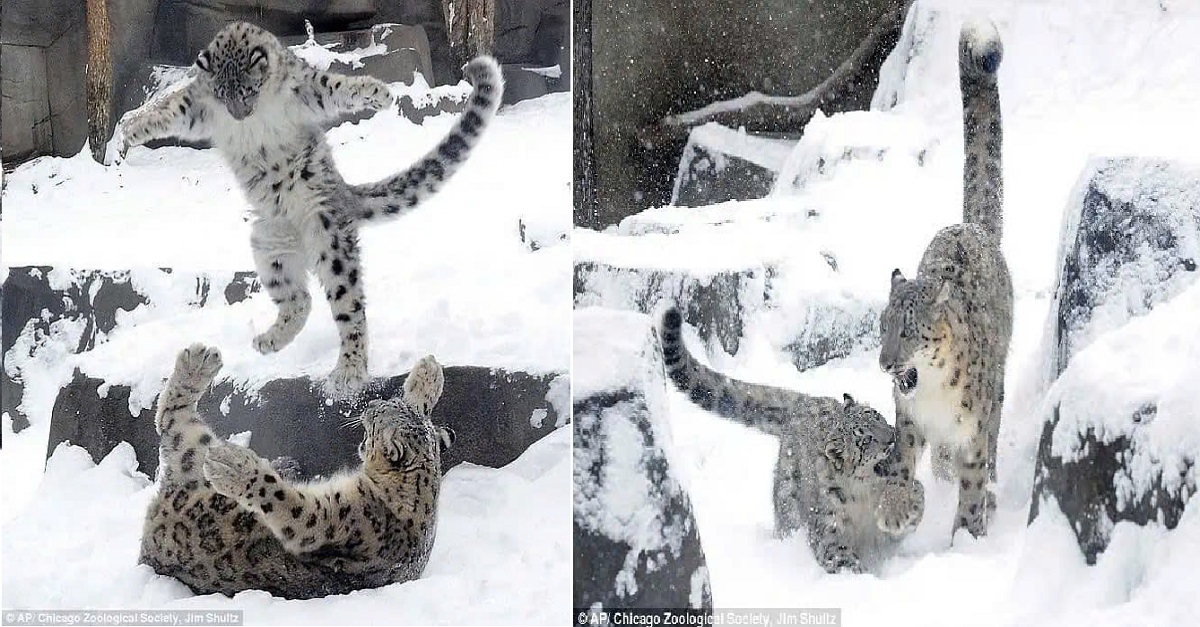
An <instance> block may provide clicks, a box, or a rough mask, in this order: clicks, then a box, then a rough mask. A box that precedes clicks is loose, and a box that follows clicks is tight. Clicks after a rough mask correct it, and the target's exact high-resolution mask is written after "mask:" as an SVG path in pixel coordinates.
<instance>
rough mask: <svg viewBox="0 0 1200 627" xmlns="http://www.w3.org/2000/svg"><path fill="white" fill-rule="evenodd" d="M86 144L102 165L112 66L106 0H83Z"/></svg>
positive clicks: (109, 125) (108, 135) (109, 131)
mask: <svg viewBox="0 0 1200 627" xmlns="http://www.w3.org/2000/svg"><path fill="white" fill-rule="evenodd" d="M87 29H88V62H87V116H88V145H89V146H90V147H91V150H92V158H93V159H95V160H96V161H97V162H99V163H104V151H105V147H106V146H107V144H108V140H109V138H111V137H112V126H113V120H112V117H113V115H112V107H113V78H112V75H113V67H112V47H111V44H110V41H109V34H110V30H109V29H110V24H109V21H108V4H107V0H87Z"/></svg>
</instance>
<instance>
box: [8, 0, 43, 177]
mask: <svg viewBox="0 0 1200 627" xmlns="http://www.w3.org/2000/svg"><path fill="white" fill-rule="evenodd" d="M5 12H6V13H7V8H6V9H5ZM48 94H49V86H48V83H47V80H46V55H45V52H44V49H43V48H35V47H31V46H9V45H3V46H0V141H2V142H3V147H4V160H5V162H7V163H19V162H20V161H21V160H23V159H26V158H28V157H30V156H32V155H35V154H39V153H47V152H49V151H50V150H52V149H53V147H54V131H53V128H52V126H51V117H50V100H49V95H48Z"/></svg>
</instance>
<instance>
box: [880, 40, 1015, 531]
mask: <svg viewBox="0 0 1200 627" xmlns="http://www.w3.org/2000/svg"><path fill="white" fill-rule="evenodd" d="M1002 55H1003V49H1002V46H1001V42H1000V37H999V35H998V34H997V31H996V28H995V26H994V25H992V24H991V23H986V22H985V23H976V24H968V25H966V26H965V27H964V28H963V30H962V35H961V37H960V40H959V74H960V84H961V89H962V97H963V132H964V146H965V152H966V158H965V163H964V167H963V223H962V224H957V225H954V226H951V227H947V228H945V229H942V230H941V231H940V232H938V234H937V235H935V236H934V238H933V241H931V242H930V243H929V247H928V248H926V249H925V255H924V256H923V257H922V258H921V265H920V266H919V267H918V269H917V277H916V278H915V279H913V280H911V281H910V280H907V279H905V278H904V275H903V274H901V272H900V270H896V271H894V272H893V273H892V286H891V295H890V296H889V298H888V305H887V307H886V308H885V310H884V312H883V314H882V318H881V322H880V332H881V335H882V349H881V351H880V354H879V365H880V367H882V368H883V369H884V370H885V371H887V372H889V373H890V374H892V375H893V377H894V378H895V385H894V389H893V397H894V399H895V403H896V421H897V428H898V429H899V434H900V466H901V469H902V472H904V473H908V474H911V473H912V472H914V469H915V466H916V463H917V460H918V459H919V458H920V456H921V453H922V451H923V450H924V447H925V445H926V443H929V444H932V445H933V447H934V453H935V455H934V458H935V459H934V461H935V464H934V471H935V473H936V474H937V475H939V476H940V477H943V478H948V479H956V480H957V482H958V486H959V491H958V510H957V515H956V518H955V527H954V528H955V529H956V530H957V529H958V528H965V529H967V530H968V531H969V532H970V533H971V534H972V535H974V536H982V535H984V534H986V533H987V527H988V521H989V518H990V516H991V512H992V510H994V508H995V496H994V494H993V492H992V488H991V485H990V483H991V482H993V481H995V479H996V439H997V435H998V434H999V431H1000V415H1001V410H1002V408H1003V403H1004V367H1005V361H1006V360H1007V356H1008V345H1009V340H1010V339H1011V337H1012V303H1013V291H1012V279H1011V278H1010V276H1009V273H1008V265H1007V264H1006V263H1005V260H1004V254H1003V253H1002V252H1001V249H1000V238H1001V234H1002V226H1003V177H1002V171H1001V165H1002V163H1001V141H1002V136H1001V118H1000V92H999V89H998V87H997V82H996V72H997V70H998V69H999V67H1000V60H1001V57H1002Z"/></svg>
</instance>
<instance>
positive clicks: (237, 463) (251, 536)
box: [139, 344, 455, 599]
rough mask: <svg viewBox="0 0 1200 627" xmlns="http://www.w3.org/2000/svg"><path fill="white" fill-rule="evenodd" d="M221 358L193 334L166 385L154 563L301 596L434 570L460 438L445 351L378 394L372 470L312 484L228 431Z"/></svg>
mask: <svg viewBox="0 0 1200 627" xmlns="http://www.w3.org/2000/svg"><path fill="white" fill-rule="evenodd" d="M220 368H221V355H220V353H219V352H217V350H216V349H213V348H208V347H205V346H202V345H200V344H195V345H192V346H190V347H188V348H186V349H184V350H183V351H181V352H180V353H179V355H178V357H177V358H176V362H175V370H174V372H173V373H172V375H171V378H170V379H169V381H168V382H167V386H166V388H165V389H164V391H163V392H162V394H161V395H160V396H159V399H158V407H157V411H156V415H155V416H156V417H155V426H156V428H157V430H158V433H159V435H160V447H159V458H160V463H159V473H158V491H157V493H156V494H155V496H154V498H153V499H152V500H151V502H150V505H149V507H148V509H147V512H146V519H145V524H144V526H143V531H142V544H141V557H140V560H139V561H140V563H142V564H147V565H149V566H150V567H151V568H153V569H154V571H155V572H157V573H159V574H161V575H167V576H170V577H174V578H176V579H178V580H179V581H181V582H183V583H184V584H185V585H187V586H188V587H189V588H191V589H192V591H193V592H195V593H196V594H210V593H214V592H218V593H221V594H225V595H233V594H235V593H237V592H239V591H241V590H248V589H256V590H265V591H267V592H269V593H270V594H272V595H276V596H281V597H285V598H289V599H308V598H315V597H322V596H327V595H330V594H345V593H348V592H350V591H353V590H359V589H363V588H375V587H379V586H384V585H388V584H391V583H396V582H403V581H408V580H411V579H415V578H417V577H418V576H420V574H421V572H422V571H423V570H424V568H425V566H426V564H427V562H428V561H429V554H430V551H431V550H432V548H433V542H434V536H435V532H436V530H437V513H438V493H439V491H440V487H441V478H442V474H441V458H442V456H443V455H444V454H445V453H446V451H447V450H448V449H449V447H450V446H451V445H452V444H453V443H454V438H455V435H454V431H453V430H452V429H449V428H447V427H438V426H434V425H433V423H432V422H431V420H430V414H429V412H430V411H431V410H432V409H433V406H434V405H436V404H437V401H438V399H439V398H440V397H441V394H442V386H443V380H444V379H443V374H442V368H441V366H440V365H439V364H438V363H437V361H436V360H435V359H434V358H433V357H432V356H428V357H425V358H424V359H422V360H420V361H419V362H418V363H417V365H416V366H415V367H414V368H413V370H412V372H411V373H410V374H409V376H408V377H407V378H406V379H405V381H404V394H403V397H402V398H395V399H389V400H372V401H370V402H369V403H368V404H367V405H366V408H365V410H364V411H363V413H362V415H361V416H360V417H359V419H358V421H359V422H360V423H361V425H362V427H363V430H364V434H363V439H362V443H361V444H360V445H359V449H358V454H359V457H360V458H361V460H362V464H361V466H360V467H359V468H357V469H356V470H354V471H344V472H341V473H338V474H336V475H334V476H332V477H330V478H328V479H323V480H319V481H314V482H310V483H300V482H295V481H291V480H288V479H287V478H285V477H283V476H281V475H280V473H279V472H277V471H276V469H275V468H274V467H273V466H272V465H271V464H270V463H269V462H267V461H266V460H264V459H261V458H260V457H258V456H257V455H255V454H254V452H253V451H251V450H250V449H248V448H245V447H243V446H238V445H237V444H233V443H230V442H226V441H222V440H221V439H220V438H218V437H217V436H216V434H214V433H213V431H212V430H211V429H210V428H209V427H208V425H207V424H206V423H205V421H204V419H203V418H202V417H201V416H200V415H199V414H198V413H197V409H196V403H197V401H198V400H199V399H200V396H201V395H202V394H203V392H204V390H205V388H207V387H208V385H209V384H210V383H211V382H212V380H213V378H214V377H215V376H216V374H217V372H218V371H219V370H220Z"/></svg>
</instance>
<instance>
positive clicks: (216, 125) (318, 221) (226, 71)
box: [122, 22, 504, 396]
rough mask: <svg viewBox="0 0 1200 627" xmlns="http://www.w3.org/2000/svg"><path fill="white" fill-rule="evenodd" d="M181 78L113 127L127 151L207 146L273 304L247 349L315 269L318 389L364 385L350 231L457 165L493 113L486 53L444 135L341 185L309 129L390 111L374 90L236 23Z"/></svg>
mask: <svg viewBox="0 0 1200 627" xmlns="http://www.w3.org/2000/svg"><path fill="white" fill-rule="evenodd" d="M193 71H194V74H195V79H194V80H193V81H192V82H190V83H189V84H187V85H186V86H185V87H183V88H182V89H179V90H178V91H175V92H173V93H171V94H170V95H168V96H166V97H165V98H163V99H162V100H160V101H158V102H157V103H155V104H154V105H153V106H151V107H149V108H148V109H146V110H144V111H141V112H139V113H138V114H136V115H133V116H131V117H130V119H128V120H126V121H125V122H124V123H123V125H122V126H123V129H122V130H123V133H124V137H125V141H126V145H127V147H128V146H136V145H139V144H143V143H145V142H147V141H150V140H152V139H155V138H162V137H179V138H183V139H189V140H200V139H208V140H211V141H212V143H213V145H214V146H216V148H217V149H218V150H219V151H220V152H221V154H222V156H223V157H224V158H225V161H226V162H227V163H228V164H229V166H230V167H231V168H232V169H233V171H234V174H235V175H236V176H237V180H238V182H239V184H240V185H241V188H242V191H243V192H244V194H245V196H246V199H247V200H249V201H250V205H251V206H252V208H253V210H254V217H255V221H254V223H253V227H252V231H251V236H250V246H251V249H252V250H253V253H254V264H255V267H256V269H257V271H258V276H259V279H260V280H261V281H262V284H263V287H264V288H265V289H266V291H267V293H268V294H269V295H270V297H271V299H272V300H273V301H274V302H275V304H276V305H277V307H278V313H277V316H276V319H275V322H274V323H273V324H272V325H271V327H270V328H269V329H267V330H266V331H265V332H264V333H262V334H261V335H259V336H258V337H256V338H255V339H254V347H255V348H256V349H257V350H258V351H260V352H262V353H271V352H275V351H278V350H280V349H282V348H283V347H285V346H287V345H288V344H289V343H291V341H292V340H293V339H294V338H295V337H296V334H298V333H299V332H300V330H301V329H302V328H303V327H304V323H305V321H306V320H307V318H308V313H309V310H310V309H311V308H312V299H311V297H310V296H309V292H308V287H307V272H308V271H309V270H310V269H311V270H315V273H316V275H317V277H318V278H319V279H320V281H321V285H322V287H323V288H324V290H325V297H326V299H327V300H328V301H329V306H330V309H331V310H332V313H333V317H334V320H335V322H336V324H337V328H338V335H339V336H340V344H341V350H340V353H339V355H338V362H337V367H336V368H335V370H334V371H333V373H332V374H331V375H330V378H329V381H328V384H327V389H328V390H329V391H330V392H331V393H333V394H336V395H339V396H345V395H353V394H355V393H357V392H358V391H359V390H360V389H361V388H362V386H363V384H364V383H365V382H366V380H367V322H366V312H365V309H364V307H365V304H364V300H363V285H362V268H361V267H360V265H361V264H360V260H359V244H358V229H359V227H360V226H362V225H363V224H366V223H369V222H378V221H382V220H386V219H389V218H394V217H397V216H399V215H402V214H404V213H406V212H408V211H409V210H410V209H412V208H413V207H416V206H417V205H418V204H420V203H421V202H422V201H423V200H425V199H426V198H429V197H430V196H432V195H433V194H435V193H436V192H437V191H438V190H439V189H440V188H441V187H442V185H443V183H445V181H446V180H447V179H448V178H449V177H450V176H451V175H452V174H453V173H454V172H455V171H457V170H458V169H459V167H461V166H462V164H463V162H464V161H465V160H466V158H467V157H468V156H469V155H470V154H471V151H472V149H473V148H474V147H475V145H476V143H477V142H478V141H479V138H480V136H481V134H482V133H483V131H484V129H485V128H486V127H487V125H488V122H489V121H490V120H491V119H492V117H493V116H494V115H495V113H496V110H497V108H498V107H499V106H500V99H501V96H502V92H503V89H504V84H503V79H502V76H501V74H500V67H499V66H498V65H497V63H496V61H495V59H492V58H491V57H479V58H477V59H474V60H473V61H471V62H470V63H468V64H467V66H466V70H465V73H466V76H467V78H468V79H469V80H470V81H471V83H472V84H473V85H474V90H473V91H472V92H471V96H470V99H469V100H468V101H467V108H466V110H465V111H464V112H463V113H462V115H461V116H460V117H459V119H458V121H457V122H456V124H455V125H454V127H453V128H452V129H451V130H450V132H449V133H448V134H447V135H446V137H445V138H443V139H442V140H441V142H440V143H439V144H438V145H437V146H436V147H435V148H434V149H433V150H431V151H430V152H429V153H428V154H427V155H426V156H425V157H423V158H422V159H420V160H419V161H418V162H417V163H416V164H415V165H413V166H411V167H410V168H408V169H407V170H404V171H402V172H400V173H398V174H395V175H393V176H391V177H389V178H386V179H383V180H381V181H377V182H374V183H367V184H362V185H350V184H347V183H346V181H345V180H344V179H343V178H342V175H341V173H339V172H338V170H337V168H336V167H335V165H334V160H333V157H332V155H331V153H330V149H329V145H328V144H327V143H326V141H325V133H324V131H323V130H322V127H321V124H322V123H323V122H325V121H328V120H331V119H334V118H337V117H338V116H340V115H342V114H343V113H347V112H352V111H358V110H378V109H384V108H387V107H389V106H391V105H392V103H393V98H392V95H391V94H390V92H389V91H388V88H387V85H386V84H385V83H383V82H381V81H379V80H377V79H374V78H370V77H366V76H344V75H341V74H334V73H332V72H325V71H321V70H319V69H316V68H314V67H311V66H309V65H308V64H307V63H305V62H304V61H302V60H301V59H300V58H299V57H297V56H296V55H295V54H294V53H293V52H292V51H291V50H289V49H288V48H287V47H285V46H284V45H283V44H281V43H280V42H279V40H278V39H276V38H275V36H274V35H272V34H271V33H269V32H267V31H265V30H263V29H261V28H258V27H256V26H253V25H251V24H246V23H244V22H237V23H234V24H230V25H228V26H226V27H225V28H223V29H222V30H221V31H220V32H219V33H217V36H216V37H214V38H213V40H212V43H210V44H209V45H208V47H207V48H205V49H204V50H201V51H200V54H199V56H198V57H196V64H195V69H194V70H193Z"/></svg>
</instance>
